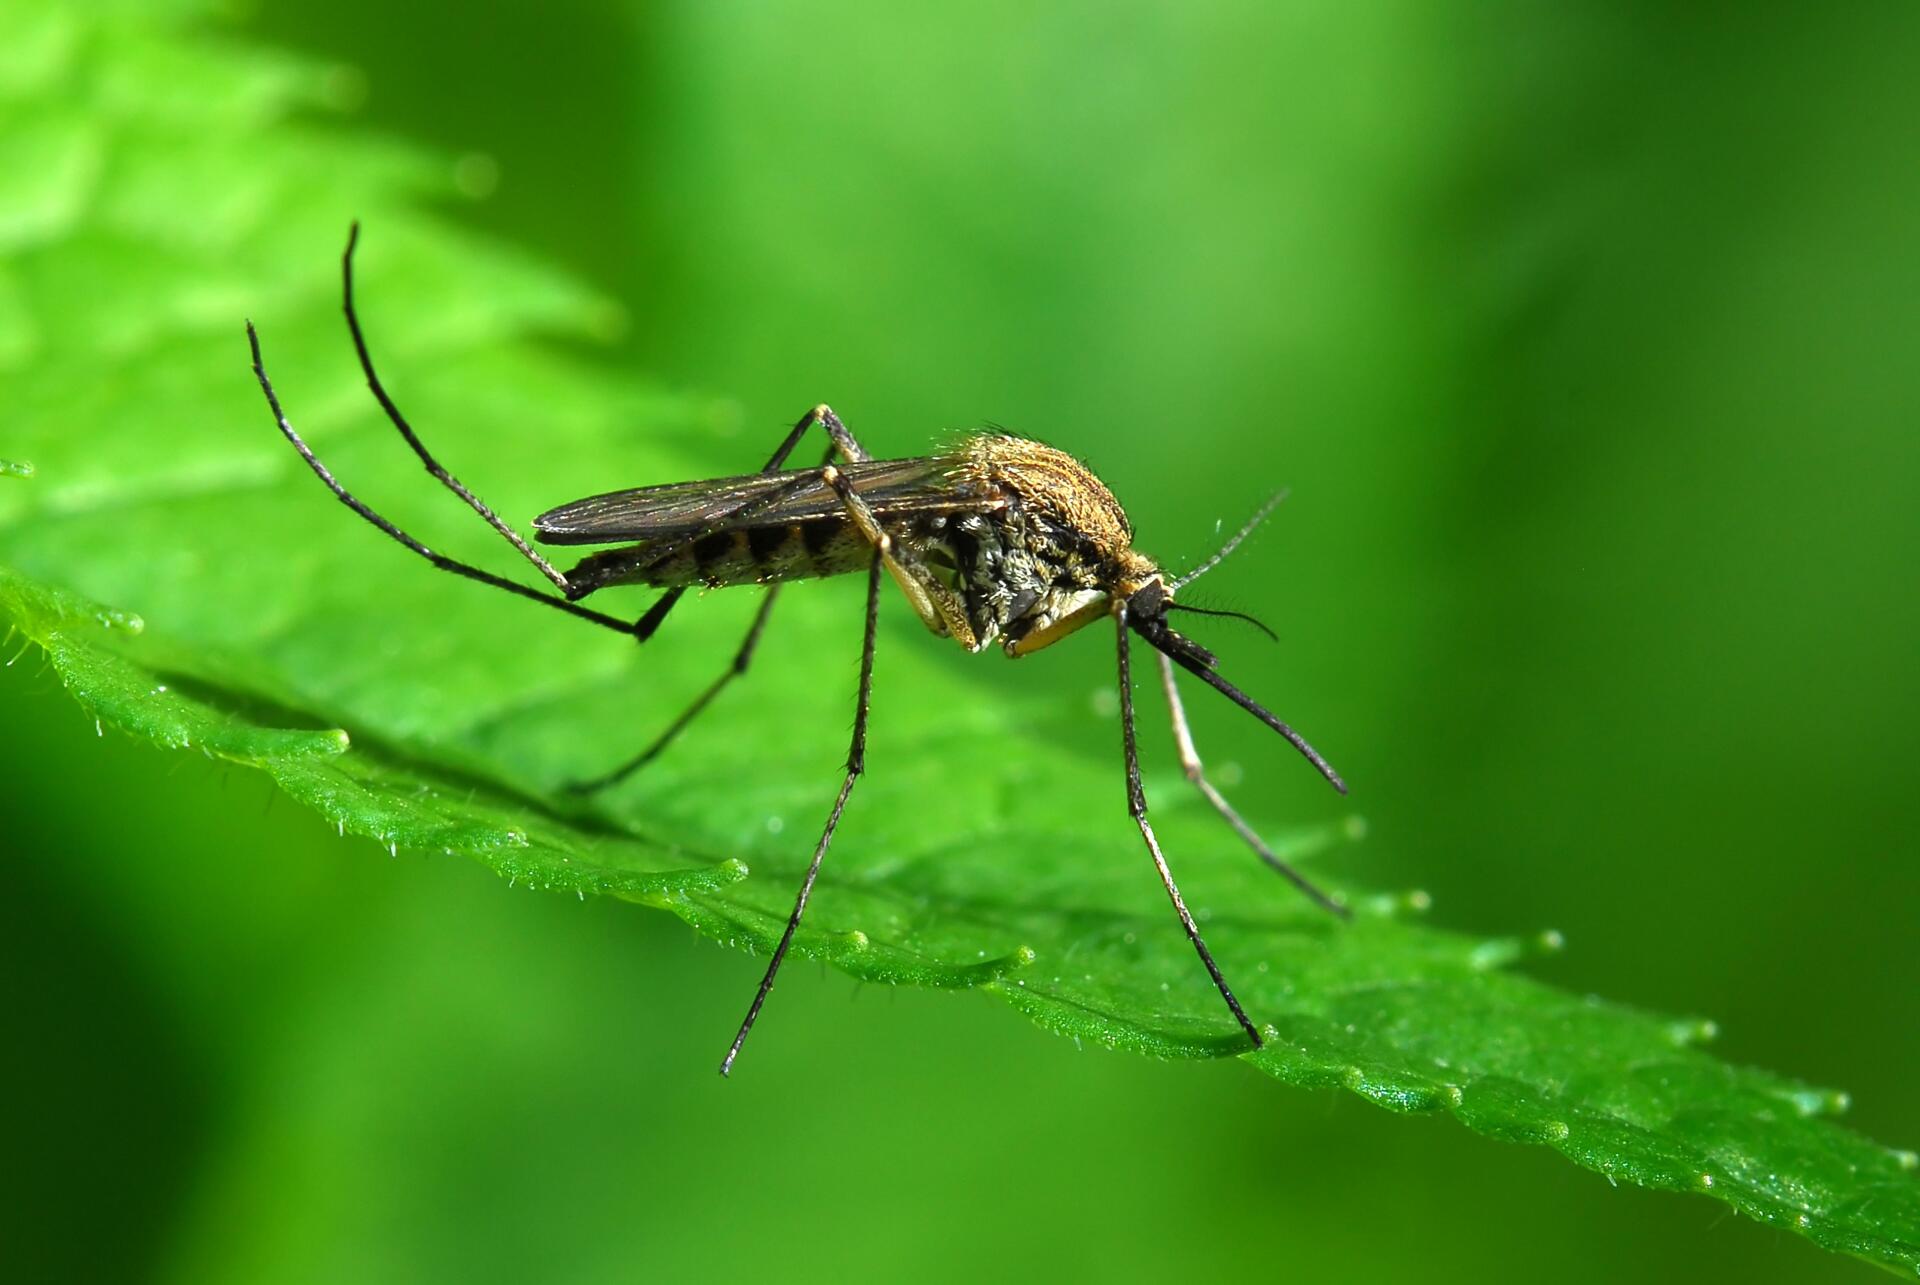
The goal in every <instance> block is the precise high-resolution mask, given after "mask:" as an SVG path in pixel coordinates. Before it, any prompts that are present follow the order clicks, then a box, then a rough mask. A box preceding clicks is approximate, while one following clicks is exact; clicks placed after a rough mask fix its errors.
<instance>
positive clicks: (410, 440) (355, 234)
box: [340, 219, 567, 593]
mask: <svg viewBox="0 0 1920 1285" xmlns="http://www.w3.org/2000/svg"><path fill="white" fill-rule="evenodd" d="M359 244H360V223H359V221H358V220H357V219H356V220H355V221H354V224H353V227H352V228H351V229H350V230H349V231H348V232H347V249H346V252H345V253H344V254H342V255H341V256H340V310H341V311H342V312H344V313H345V314H346V316H347V332H348V333H349V334H351V335H352V336H353V351H354V352H355V353H356V354H357V355H358V356H359V358H360V369H361V371H362V372H363V373H364V374H365V375H366V377H367V387H368V388H369V389H370V390H371V391H372V392H373V396H374V399H375V400H376V401H378V402H379V403H380V409H381V410H383V411H385V412H386V413H387V418H388V419H390V420H392V421H393V426H394V427H395V428H397V429H399V430H400V436H401V437H403V438H405V439H406V443H407V445H408V446H410V447H412V448H413V453H414V454H415V455H418V456H419V457H420V462H421V463H422V464H424V465H426V466H427V472H428V473H430V474H432V475H433V477H434V479H435V480H436V481H438V482H439V483H440V485H442V486H444V487H446V488H447V489H448V490H449V491H452V492H453V493H454V494H455V495H457V496H459V497H460V498H461V500H462V501H464V502H465V503H466V506H467V507H468V508H470V509H472V510H473V511H474V512H475V513H478V514H479V515H480V516H481V517H482V518H485V519H486V522H487V525H488V526H490V527H492V528H493V529H494V530H496V531H498V532H499V533H500V535H501V537H502V538H503V539H505V540H506V542H507V543H508V544H511V545H512V546H513V547H514V548H515V549H518V550H519V551H520V556H521V557H523V558H525V559H526V560H527V561H528V562H530V563H532V564H533V569H534V570H535V571H538V572H539V573H540V574H541V575H543V576H545V577H546V578H547V579H548V580H550V581H552V582H553V587H554V588H556V589H558V590H559V591H560V592H561V593H565V592H566V591H567V578H566V577H565V576H564V575H562V574H560V572H559V571H558V570H556V569H555V567H554V565H553V564H552V563H551V562H548V561H547V560H546V559H545V558H543V557H541V556H540V555H539V554H537V553H535V552H534V551H533V546H531V545H529V544H528V543H527V542H526V541H525V540H523V539H521V538H520V533H519V532H518V531H515V530H514V529H513V528H512V527H510V526H508V525H507V524H506V523H505V522H502V521H501V520H500V518H499V517H498V516H497V515H496V514H495V513H494V511H493V510H492V509H490V508H488V507H487V506H486V505H485V504H484V503H482V502H481V500H480V497H479V496H477V495H475V494H474V493H473V492H472V491H469V490H468V489H467V488H466V487H464V486H462V485H461V484H460V479H459V478H457V477H455V476H454V475H453V474H451V473H449V472H447V470H446V469H445V468H444V467H443V466H442V465H441V463H440V461H439V460H437V459H435V458H434V457H433V452H431V451H429V450H428V449H427V446H426V443H425V442H422V441H421V440H420V436H419V434H417V433H415V432H414V431H413V426H412V425H411V424H409V423H407V417H406V416H405V415H402V414H401V413H400V408H399V407H398V406H396V405H394V401H393V398H391V397H389V396H388V395H387V389H386V385H384V384H382V383H381V382H380V376H379V375H378V374H377V373H376V372H375V371H374V368H373V354H372V353H370V352H368V351H367V337H366V335H365V334H363V333H362V332H361V330H360V313H359V310H358V309H356V308H355V307H354V306H353V252H354V250H355V248H356V247H358V246H359Z"/></svg>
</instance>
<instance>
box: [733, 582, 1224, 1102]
mask: <svg viewBox="0 0 1920 1285" xmlns="http://www.w3.org/2000/svg"><path fill="white" fill-rule="evenodd" d="M880 561H881V555H880V553H879V551H878V550H877V549H876V550H875V551H874V556H873V561H872V562H871V563H870V564H869V565H868V567H867V625H866V634H865V637H864V639H863V641H862V642H861V645H860V694H859V697H858V699H857V700H856V701H855V703H854V707H853V743H852V745H851V746H849V747H848V749H847V775H846V779H844V780H843V781H841V783H840V793H839V795H838V796H837V797H835V799H834V801H833V811H832V812H830V813H828V814H827V825H826V829H824V830H822V831H821V832H820V842H818V843H816V844H815V845H814V847H813V861H812V863H811V864H810V865H808V866H807V877H806V878H805V879H803V880H802V881H801V883H800V895H799V896H797V897H796V898H794V902H793V913H792V914H791V915H789V916H787V927H786V931H785V932H783V933H781V934H780V944H779V945H777V946H775V947H774V948H773V958H772V959H770V960H768V961H767V973H766V976H764V977H762V978H761V979H760V989H759V990H757V991H755V992H754V996H753V1005H752V1007H750V1008H749V1009H747V1018H746V1020H745V1021H744V1022H742V1023H740V1033H739V1034H738V1035H736V1036H734V1037H733V1047H732V1048H730V1049H728V1050H727V1056H726V1057H725V1058H724V1059H722V1060H721V1062H720V1074H722V1075H727V1074H729V1073H731V1072H732V1070H733V1060H734V1059H735V1058H737V1057H739V1056H740V1046H741V1045H743V1044H745V1043H746V1042H747V1033H748V1032H749V1031H751V1030H752V1029H753V1023H754V1020H755V1019H756V1018H758V1017H759V1016H760V1006H761V1005H763V1004H765V1003H766V1002H767V992H768V991H771V990H772V989H773V979H774V977H775V975H777V974H778V973H779V971H780V964H781V962H782V961H783V960H785V959H786V957H787V948H788V947H789V946H791V945H792V944H793V934H794V931H795V930H796V929H798V928H799V927H800V916H801V915H803V914H805V913H806V909H807V898H808V897H809V896H811V895H812V893H813V881H814V879H815V877H817V876H818V875H819V873H820V861H821V858H823V857H825V856H826V855H827V848H828V846H829V845H830V844H832V842H833V832H834V830H835V829H837V828H838V827H839V825H840V814H841V812H843V811H845V809H846V806H847V796H848V795H850V794H852V793H853V783H854V782H855V781H857V780H859V779H860V774H861V773H862V772H865V771H866V770H867V710H868V706H869V704H870V703H871V698H872V696H873V640H874V634H875V632H876V629H877V626H878V624H879V620H880ZM1169 886H1171V885H1169ZM1196 940H1198V939H1197V938H1196ZM1241 1020H1242V1021H1245V1020H1246V1019H1245V1018H1242V1019H1241ZM1249 1029H1251V1028H1249ZM1254 1039H1255V1042H1256V1043H1257V1042H1258V1040H1259V1037H1258V1036H1255V1037H1254Z"/></svg>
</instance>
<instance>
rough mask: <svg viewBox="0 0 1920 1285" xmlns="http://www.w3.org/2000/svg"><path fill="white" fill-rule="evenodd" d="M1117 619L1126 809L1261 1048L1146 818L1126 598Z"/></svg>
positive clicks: (1193, 937)
mask: <svg viewBox="0 0 1920 1285" xmlns="http://www.w3.org/2000/svg"><path fill="white" fill-rule="evenodd" d="M1114 621H1115V623H1116V624H1117V625H1118V627H1119V637H1120V740H1121V744H1122V746H1123V747H1124V749H1125V752H1126V758H1127V811H1128V812H1130V813H1132V815H1133V820H1134V824H1136V825H1138V826H1139V827H1140V837H1141V838H1142V839H1145V840H1146V841H1147V852H1148V853H1149V854H1150V855H1151V856H1152V857H1153V864H1154V868H1155V869H1157V870H1158V871H1159V872H1160V882H1161V883H1163V884H1165V885H1166V887H1167V896H1168V897H1170V898H1172V899H1173V908H1174V910H1175V911H1176V912H1177V913H1178V914H1179V916H1180V926H1181V927H1183V928H1185V929H1186V930H1187V940H1188V941H1190V942H1192V943H1193V948H1194V950H1196V951H1198V952H1199V953H1200V962H1201V963H1203V964H1205V965H1206V966H1207V973H1208V975H1209V976H1211V977H1212V978H1213V987H1214V989H1215V990H1217V991H1219V992H1220V998H1221V999H1224V1000H1225V1001H1227V1007H1228V1008H1229V1009H1232V1010H1233V1016H1234V1020H1236V1021H1238V1022H1239V1023H1240V1027H1241V1029H1242V1030H1244V1031H1246V1033H1247V1037H1248V1038H1249V1039H1251V1040H1252V1041H1253V1047H1255V1048H1261V1047H1263V1046H1264V1044H1265V1041H1263V1040H1262V1039H1261V1038H1260V1032H1259V1031H1258V1030H1257V1029H1256V1028H1255V1027H1254V1025H1253V1023H1252V1022H1250V1021H1248V1020H1247V1013H1246V1010H1245V1009H1243V1008H1241V1007H1240V1001H1239V1000H1237V999H1235V998H1234V997H1233V990H1232V989H1231V988H1230V987H1229V986H1228V985H1227V979H1226V978H1225V977H1223V976H1221V975H1220V966H1219V965H1218V964H1216V963H1214V962H1213V952H1211V951H1209V950H1208V949H1207V943H1206V942H1205V941H1204V940H1202V939H1201V936H1200V929H1199V927H1198V926H1197V925H1195V923H1194V922H1193V916H1192V915H1191V914H1189V913H1188V912H1187V903H1186V901H1185V900H1184V899H1183V898H1182V897H1181V896H1180V889H1179V886H1178V885H1176V884H1175V883H1174V882H1173V871H1171V870H1169V869H1167V859H1166V857H1164V856H1162V855H1161V852H1160V840H1159V839H1157V838H1156V837H1154V833H1153V825H1152V824H1151V823H1150V822H1149V821H1148V820H1147V792H1146V791H1145V790H1144V789H1142V788H1141V785H1140V749H1139V746H1138V745H1136V744H1135V742H1134V734H1133V672H1132V670H1133V666H1132V663H1131V661H1130V660H1129V658H1128V656H1127V604H1126V603H1125V602H1124V601H1119V602H1116V604H1115V606H1114Z"/></svg>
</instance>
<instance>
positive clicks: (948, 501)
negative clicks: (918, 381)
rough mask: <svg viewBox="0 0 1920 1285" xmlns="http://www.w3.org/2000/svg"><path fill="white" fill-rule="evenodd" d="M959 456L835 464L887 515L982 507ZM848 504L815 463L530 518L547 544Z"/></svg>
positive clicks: (648, 536) (668, 533)
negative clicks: (958, 468) (957, 466)
mask: <svg viewBox="0 0 1920 1285" xmlns="http://www.w3.org/2000/svg"><path fill="white" fill-rule="evenodd" d="M954 462H955V461H954V460H953V459H952V458H951V457H948V456H941V455H933V456H925V457H922V458H919V459H910V460H868V461H866V462H864V463H860V464H841V465H838V466H837V467H838V468H839V470H840V472H841V474H842V475H843V476H845V477H846V479H847V481H848V482H850V483H852V485H853V489H854V490H855V491H857V492H858V493H859V494H860V497H861V498H862V499H864V500H865V501H866V502H867V504H868V505H869V506H871V507H872V509H873V510H874V512H875V514H876V515H877V516H879V517H880V518H882V519H885V518H887V517H889V516H904V515H907V514H921V513H938V512H943V511H951V510H956V509H974V508H977V507H979V504H980V497H978V496H974V495H971V494H969V493H968V492H967V491H966V490H965V489H964V488H963V487H961V486H960V484H958V483H956V482H955V481H954V480H953V476H952V474H953V465H954ZM845 512H846V510H845V508H844V507H843V506H842V505H841V503H840V497H839V496H838V495H836V494H834V490H833V488H832V487H830V486H828V485H827V484H826V483H825V482H822V481H821V480H820V474H819V472H818V470H816V469H789V470H787V471H785V472H780V473H751V474H748V475H747V476H745V477H723V478H716V479H713V480H711V481H704V482H673V483H669V484H668V485H666V486H643V487H638V488H635V489H633V490H627V491H609V492H608V493H607V494H605V495H593V496H589V497H587V498H586V499H584V500H575V501H574V502H573V503H571V504H563V505H561V506H560V507H559V508H557V509H549V510H548V511H547V512H545V513H542V514H541V515H540V516H539V517H537V518H535V519H534V520H533V528H534V531H535V532H536V533H537V534H538V538H539V539H540V540H541V541H542V542H543V543H546V544H611V543H614V542H616V541H621V540H647V541H658V540H662V539H672V538H674V537H676V536H689V535H696V534H699V533H701V532H714V533H717V532H723V531H731V530H734V529H736V528H739V527H750V526H771V525H787V524H792V523H798V522H807V521H810V520H818V519H821V518H829V517H839V516H841V515H843V514H844V513H845Z"/></svg>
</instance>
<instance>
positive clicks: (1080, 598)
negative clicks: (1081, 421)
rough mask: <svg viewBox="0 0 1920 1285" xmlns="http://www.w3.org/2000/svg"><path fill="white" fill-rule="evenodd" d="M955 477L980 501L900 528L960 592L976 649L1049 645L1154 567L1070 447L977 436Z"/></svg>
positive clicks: (959, 457)
mask: <svg viewBox="0 0 1920 1285" xmlns="http://www.w3.org/2000/svg"><path fill="white" fill-rule="evenodd" d="M951 476H952V481H953V483H954V484H955V485H956V486H957V487H959V488H960V489H962V490H964V491H966V492H969V493H971V494H972V495H974V496H976V497H977V498H978V499H979V500H980V501H981V503H980V505H979V507H978V508H977V509H975V510H974V511H972V512H962V513H945V514H931V515H925V516H922V517H919V518H917V519H915V520H913V521H912V522H910V523H909V524H908V525H907V528H906V530H905V531H903V532H902V533H901V534H902V536H903V537H904V538H905V539H906V541H907V542H908V543H909V544H910V545H911V546H912V547H913V548H914V549H915V551H916V552H918V553H919V554H920V556H921V557H922V558H923V559H924V560H925V561H926V563H927V564H928V566H929V567H931V568H932V570H933V571H934V573H935V574H936V575H937V576H939V577H940V579H941V580H942V582H943V583H944V584H946V585H947V587H948V588H950V589H952V590H953V591H954V592H955V594H957V595H958V596H959V598H960V600H961V602H962V604H963V605H964V608H965V611H966V615H967V620H968V624H969V625H970V626H971V627H972V630H973V635H974V646H975V648H976V649H978V648H983V647H985V646H986V645H987V644H988V643H990V642H992V641H994V640H995V639H996V638H997V639H999V640H1000V641H1001V642H1002V644H1003V645H1004V646H1005V647H1006V649H1007V650H1008V651H1009V652H1012V653H1015V654H1019V653H1020V652H1021V651H1023V650H1028V649H1031V647H1032V646H1034V645H1035V643H1036V642H1038V643H1039V644H1040V645H1044V642H1046V641H1051V640H1052V637H1053V632H1054V630H1055V629H1056V628H1057V627H1059V626H1060V625H1061V624H1062V623H1063V622H1067V621H1076V623H1078V621H1077V619H1076V618H1083V617H1084V615H1085V614H1086V613H1089V612H1091V611H1093V610H1094V609H1096V608H1097V607H1099V606H1100V605H1101V604H1102V603H1104V602H1105V600H1106V599H1107V598H1108V596H1109V595H1110V594H1114V593H1119V594H1120V595H1122V596H1125V595H1126V594H1128V593H1129V592H1131V590H1132V588H1133V587H1134V586H1135V585H1136V584H1137V583H1138V582H1142V581H1144V580H1145V579H1146V578H1147V577H1150V576H1151V575H1153V574H1154V572H1155V569H1154V567H1153V564H1152V563H1151V562H1150V561H1148V560H1147V559H1146V558H1144V557H1142V556H1141V555H1140V554H1138V553H1135V552H1134V551H1133V530H1132V528H1131V527H1130V526H1129V524H1128V522H1127V515H1126V513H1125V512H1124V511H1123V510H1122V509H1121V507H1120V504H1119V502H1118V501H1117V500H1115V499H1114V498H1113V494H1112V492H1110V491H1108V490H1107V488H1106V486H1105V485H1104V484H1103V483H1102V482H1101V481H1100V479H1099V478H1097V477H1095V476H1094V475H1093V473H1092V472H1091V471H1090V470H1089V469H1088V468H1087V467H1086V466H1085V465H1083V464H1081V463H1080V462H1079V461H1078V460H1076V459H1074V458H1073V457H1072V456H1071V455H1068V454H1066V453H1065V452H1064V451H1058V450H1055V449H1054V448H1053V447H1051V446H1043V445H1041V444H1040V443H1038V442H1031V441H1027V440H1025V439H1023V438H1017V437H1004V436H983V437H976V438H973V439H971V440H970V441H968V442H967V444H966V446H965V448H964V449H963V450H962V451H961V452H959V453H958V454H957V455H956V456H955V457H954V464H953V469H952V474H951ZM1023 644H1024V645H1023Z"/></svg>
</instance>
